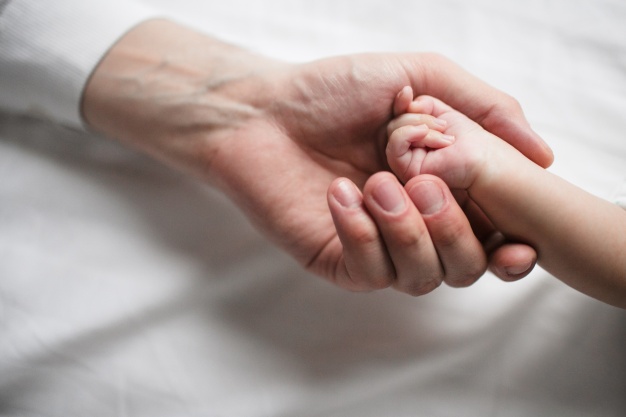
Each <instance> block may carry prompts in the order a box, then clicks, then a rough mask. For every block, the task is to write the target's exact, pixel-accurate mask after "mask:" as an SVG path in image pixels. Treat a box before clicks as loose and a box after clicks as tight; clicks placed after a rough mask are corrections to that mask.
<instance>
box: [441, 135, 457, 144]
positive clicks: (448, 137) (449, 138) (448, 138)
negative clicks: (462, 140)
mask: <svg viewBox="0 0 626 417" xmlns="http://www.w3.org/2000/svg"><path fill="white" fill-rule="evenodd" d="M441 139H443V140H444V141H446V142H448V143H454V141H455V140H456V138H455V137H454V136H452V135H441Z"/></svg>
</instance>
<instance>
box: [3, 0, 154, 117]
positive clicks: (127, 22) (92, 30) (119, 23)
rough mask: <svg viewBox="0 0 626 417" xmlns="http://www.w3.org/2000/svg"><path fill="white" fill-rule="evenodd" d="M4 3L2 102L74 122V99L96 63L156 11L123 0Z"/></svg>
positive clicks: (15, 0) (12, 0) (77, 114)
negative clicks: (129, 30) (123, 36)
mask: <svg viewBox="0 0 626 417" xmlns="http://www.w3.org/2000/svg"><path fill="white" fill-rule="evenodd" d="M3 3H5V2H3ZM6 3H7V4H6V5H5V7H4V10H2V7H0V13H2V15H1V20H0V74H2V77H1V78H0V91H2V93H1V94H0V107H4V108H7V109H12V110H13V111H27V112H30V113H35V114H39V115H40V116H43V117H48V118H52V119H55V120H59V121H61V122H64V123H67V124H73V125H76V126H80V124H81V116H80V112H79V106H78V105H77V102H78V101H79V100H80V96H81V94H82V91H83V86H84V84H85V81H86V80H87V77H88V76H89V74H90V73H91V71H92V69H93V68H94V66H95V65H96V64H97V63H98V61H99V60H100V58H101V57H102V55H103V54H104V53H105V52H106V50H107V49H108V48H110V47H111V45H112V44H113V42H115V41H116V40H117V39H118V38H119V37H120V36H121V35H123V33H124V32H125V31H127V30H128V29H129V28H130V27H131V26H133V25H135V24H136V23H138V22H141V21H142V20H145V19H147V18H149V17H154V16H155V15H156V11H155V10H153V9H151V8H149V7H147V6H145V5H143V4H142V3H140V2H137V1H135V2H133V1H125V0H107V1H84V0H63V1H56V0H55V1H54V2H53V3H54V4H46V2H44V3H42V2H41V1H33V0H8V1H6ZM0 6H1V5H0Z"/></svg>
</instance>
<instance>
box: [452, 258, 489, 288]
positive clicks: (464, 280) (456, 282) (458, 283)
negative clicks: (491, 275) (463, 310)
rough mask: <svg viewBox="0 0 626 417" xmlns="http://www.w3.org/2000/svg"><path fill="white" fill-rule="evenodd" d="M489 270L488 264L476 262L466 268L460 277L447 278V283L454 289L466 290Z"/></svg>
mask: <svg viewBox="0 0 626 417" xmlns="http://www.w3.org/2000/svg"><path fill="white" fill-rule="evenodd" d="M486 270H487V264H486V262H474V263H471V264H469V266H468V267H466V268H464V269H463V270H462V272H461V273H460V275H458V276H452V277H447V278H446V280H445V281H446V283H447V284H448V285H449V286H451V287H454V288H465V287H469V286H471V285H473V284H474V283H475V282H476V281H478V280H479V279H480V277H482V276H483V274H484V273H485V271H486Z"/></svg>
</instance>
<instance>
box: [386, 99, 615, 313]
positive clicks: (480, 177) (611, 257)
mask: <svg viewBox="0 0 626 417" xmlns="http://www.w3.org/2000/svg"><path fill="white" fill-rule="evenodd" d="M395 108H396V113H397V114H398V115H399V116H398V117H397V118H395V119H394V120H393V121H392V122H391V123H390V124H389V127H388V129H389V142H388V146H387V156H388V158H389V164H390V166H391V167H392V169H393V170H394V172H395V173H396V174H397V175H398V177H399V178H400V179H401V180H402V181H403V182H405V183H406V189H407V190H408V192H409V194H411V190H412V189H413V187H415V186H416V184H419V186H423V185H422V184H424V183H425V182H427V181H436V179H435V178H434V177H432V176H433V175H434V176H437V177H438V178H441V179H442V180H443V181H445V182H446V184H448V186H449V187H450V188H451V189H454V190H457V191H458V192H462V193H463V194H464V199H465V201H466V203H470V202H471V204H476V205H477V206H478V207H480V209H481V210H482V211H483V212H484V213H485V214H486V216H487V217H488V218H489V219H490V220H491V221H492V223H493V224H494V225H495V226H496V228H497V229H498V230H499V231H501V232H502V233H504V235H505V236H507V237H509V238H511V239H515V240H517V241H523V242H527V243H529V244H530V245H532V246H533V247H534V248H535V249H536V250H537V253H538V263H539V265H541V266H542V267H543V268H544V269H546V270H547V271H549V272H551V273H552V274H553V275H554V276H555V277H557V278H559V279H560V280H562V281H563V282H564V283H566V284H567V285H569V286H571V287H573V288H575V289H577V290H579V291H581V292H582V293H585V294H587V295H589V296H592V297H594V298H596V299H598V300H600V301H604V302H606V303H608V304H612V305H614V306H617V307H621V308H626V256H625V254H626V211H625V210H623V209H622V208H621V207H619V206H616V205H615V204H612V203H610V202H608V201H606V200H603V199H601V198H598V197H596V196H593V195H591V194H589V193H587V192H586V191H584V190H582V189H580V188H578V187H576V186H574V185H572V184H570V183H568V182H567V181H565V180H564V179H562V178H559V177H558V176H556V175H554V174H552V173H550V172H549V171H546V170H545V169H542V168H541V167H539V166H538V165H536V164H534V163H532V162H531V161H530V160H528V159H527V158H525V157H524V156H523V155H522V154H521V153H520V152H518V151H517V150H516V149H514V148H513V147H512V146H510V145H508V144H507V143H505V142H504V141H502V140H500V139H499V138H498V137H496V136H494V135H493V134H491V133H489V132H487V131H485V130H484V129H483V128H482V127H481V126H480V125H478V124H477V123H475V122H473V121H472V120H470V119H469V118H467V117H466V116H464V115H463V114H461V113H460V112H458V111H456V110H454V109H453V108H452V107H450V106H448V105H447V104H444V103H443V102H442V101H440V100H437V99H434V98H432V97H429V96H420V97H418V98H416V99H415V100H413V91H412V89H411V88H410V87H405V88H404V89H402V91H401V93H400V94H399V95H398V96H397V99H396V101H395ZM458 195H461V194H457V196H458ZM590 219H591V220H590Z"/></svg>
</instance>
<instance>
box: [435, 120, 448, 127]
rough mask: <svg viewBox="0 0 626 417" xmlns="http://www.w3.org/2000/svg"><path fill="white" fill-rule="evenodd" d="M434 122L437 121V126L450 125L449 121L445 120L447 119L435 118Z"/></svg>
mask: <svg viewBox="0 0 626 417" xmlns="http://www.w3.org/2000/svg"><path fill="white" fill-rule="evenodd" d="M433 122H435V124H436V125H437V126H441V127H446V126H448V122H446V121H445V120H443V119H438V118H435V119H433Z"/></svg>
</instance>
